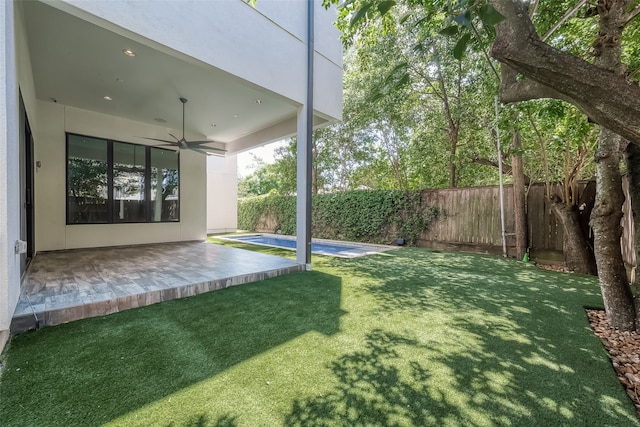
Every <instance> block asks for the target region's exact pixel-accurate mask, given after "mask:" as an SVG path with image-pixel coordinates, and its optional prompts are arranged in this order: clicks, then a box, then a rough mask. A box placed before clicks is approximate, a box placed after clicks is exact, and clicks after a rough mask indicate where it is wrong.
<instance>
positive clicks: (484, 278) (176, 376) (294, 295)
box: [0, 243, 640, 426]
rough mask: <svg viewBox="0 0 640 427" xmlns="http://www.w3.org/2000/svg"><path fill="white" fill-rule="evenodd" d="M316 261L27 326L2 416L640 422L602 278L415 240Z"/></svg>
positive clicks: (8, 378)
mask: <svg viewBox="0 0 640 427" xmlns="http://www.w3.org/2000/svg"><path fill="white" fill-rule="evenodd" d="M230 245H232V246H236V247H251V248H252V249H253V248H255V247H254V246H251V245H249V246H247V245H245V244H242V243H232V244H230ZM260 251H262V252H268V253H274V254H278V255H285V256H289V257H291V256H293V253H292V252H289V251H281V250H278V249H273V248H268V249H267V248H264V249H260ZM314 269H315V270H314V271H312V272H306V273H298V274H291V275H288V276H284V277H279V278H275V279H271V280H268V281H264V282H260V283H254V284H248V285H243V286H239V287H235V288H231V289H226V290H223V291H218V292H212V293H209V294H204V295H200V296H197V297H192V298H186V299H183V300H175V301H170V302H166V303H162V304H156V305H153V306H148V307H144V308H140V309H135V310H130V311H126V312H122V313H117V314H114V315H110V316H106V317H101V318H94V319H87V320H83V321H79V322H74V323H70V324H66V325H60V326H57V327H51V328H46V329H43V330H40V331H36V332H31V333H26V334H23V335H19V336H16V337H15V338H14V339H13V341H12V342H11V345H10V348H9V350H8V351H7V352H6V354H5V355H4V357H5V360H4V363H5V367H4V369H3V372H2V377H1V378H0V420H1V422H0V423H1V424H2V425H3V426H45V425H46V426H58V425H60V426H98V425H108V426H150V425H153V426H236V425H237V426H277V425H285V426H330V425H345V426H354V425H361V426H364V425H367V426H390V425H394V426H395V425H397V426H405V425H406V426H409V425H438V426H493V425H513V426H527V425H531V426H540V425H548V426H560V425H608V426H615V425H621V426H622V425H624V426H628V425H638V424H640V423H639V422H638V419H637V418H636V416H635V414H634V410H633V407H632V405H631V403H630V402H629V401H628V399H627V397H626V395H625V393H624V391H623V389H622V387H621V386H620V384H619V383H618V380H617V378H616V376H615V374H614V373H613V370H612V368H611V366H610V363H609V361H608V358H607V356H606V353H605V351H604V349H603V348H602V346H601V344H600V342H599V341H598V339H597V338H596V337H595V336H594V335H593V334H592V333H591V331H590V329H589V326H588V323H587V320H586V315H585V313H584V309H583V308H584V307H585V306H601V304H602V302H601V298H600V296H599V293H598V287H597V282H596V280H594V279H593V278H591V277H584V276H579V275H568V274H559V273H553V272H546V271H541V270H538V269H537V268H535V267H534V266H531V265H527V264H523V263H520V262H515V261H510V260H505V259H501V258H494V257H487V256H480V255H471V254H460V253H445V252H433V251H425V250H419V249H409V248H408V249H401V250H397V251H391V252H386V253H382V254H379V255H375V256H368V257H364V258H358V259H337V258H325V257H319V256H316V257H314Z"/></svg>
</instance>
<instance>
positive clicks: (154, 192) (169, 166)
mask: <svg viewBox="0 0 640 427" xmlns="http://www.w3.org/2000/svg"><path fill="white" fill-rule="evenodd" d="M179 187H180V186H179V177H178V152H177V151H172V150H163V149H161V148H151V221H153V222H160V221H179V220H180V214H179V211H180V197H179V193H178V191H179Z"/></svg>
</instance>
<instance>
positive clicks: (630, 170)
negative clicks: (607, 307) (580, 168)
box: [626, 144, 640, 328]
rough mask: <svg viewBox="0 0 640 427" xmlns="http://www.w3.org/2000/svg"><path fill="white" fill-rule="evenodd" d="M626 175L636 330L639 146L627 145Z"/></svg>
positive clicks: (639, 309)
mask: <svg viewBox="0 0 640 427" xmlns="http://www.w3.org/2000/svg"><path fill="white" fill-rule="evenodd" d="M626 161H627V174H628V175H629V196H630V198H631V212H632V214H633V229H634V234H633V241H634V246H635V253H636V266H635V268H636V270H635V274H634V275H633V283H632V285H633V287H634V288H635V292H636V295H635V305H636V325H637V326H636V328H638V326H640V297H639V295H640V286H639V285H640V280H638V270H637V266H638V263H640V146H638V145H636V144H629V145H627V158H626Z"/></svg>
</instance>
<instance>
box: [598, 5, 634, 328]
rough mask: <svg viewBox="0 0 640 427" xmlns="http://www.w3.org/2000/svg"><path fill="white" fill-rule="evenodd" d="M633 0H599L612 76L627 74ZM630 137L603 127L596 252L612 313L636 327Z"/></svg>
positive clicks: (604, 60)
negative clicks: (628, 239) (625, 230)
mask: <svg viewBox="0 0 640 427" xmlns="http://www.w3.org/2000/svg"><path fill="white" fill-rule="evenodd" d="M628 2H629V0H600V1H599V2H598V13H599V19H598V27H599V31H598V39H597V40H596V42H594V45H593V47H594V55H595V59H594V64H595V65H597V66H599V67H600V68H601V69H605V70H608V71H609V73H610V75H611V76H619V75H621V74H622V73H623V67H622V62H621V59H620V58H621V46H620V39H621V38H622V30H623V29H624V24H625V20H626V10H627V6H628ZM626 145H627V141H626V140H625V139H624V138H623V137H621V136H620V135H618V134H616V133H614V132H613V131H612V130H610V129H609V128H606V127H604V126H602V125H601V126H600V135H599V139H598V149H597V151H596V157H595V159H596V205H595V207H594V210H593V212H592V213H591V224H592V227H593V233H594V236H595V241H594V252H595V256H596V262H597V264H598V275H599V278H600V288H601V290H602V298H603V300H604V306H605V310H606V311H607V317H608V318H609V321H610V322H611V324H612V325H613V326H614V327H616V328H618V329H622V330H631V329H634V326H635V307H634V304H633V295H632V293H631V288H630V287H629V281H628V279H627V270H626V269H625V266H624V261H623V260H622V249H621V246H620V237H621V236H622V227H621V225H620V220H621V219H622V204H623V203H624V194H623V192H622V176H621V175H620V157H621V153H622V150H623V148H624V147H626Z"/></svg>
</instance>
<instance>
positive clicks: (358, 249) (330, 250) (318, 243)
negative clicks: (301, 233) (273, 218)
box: [221, 234, 398, 258]
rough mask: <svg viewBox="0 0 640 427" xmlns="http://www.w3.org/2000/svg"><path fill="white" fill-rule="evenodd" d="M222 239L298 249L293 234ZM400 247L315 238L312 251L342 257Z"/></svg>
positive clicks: (242, 235)
mask: <svg viewBox="0 0 640 427" xmlns="http://www.w3.org/2000/svg"><path fill="white" fill-rule="evenodd" d="M221 239H225V240H236V241H240V242H245V243H253V244H256V245H262V246H272V247H276V248H283V249H291V250H295V249H296V239H295V237H293V236H282V235H279V234H240V235H233V236H224V237H221ZM391 249H398V248H397V247H395V246H385V245H370V244H366V243H356V242H344V243H343V242H336V241H333V240H319V239H313V241H312V242H311V252H312V253H314V254H319V255H329V256H335V257H342V258H355V257H359V256H363V255H369V254H375V253H378V252H383V251H388V250H391Z"/></svg>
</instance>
